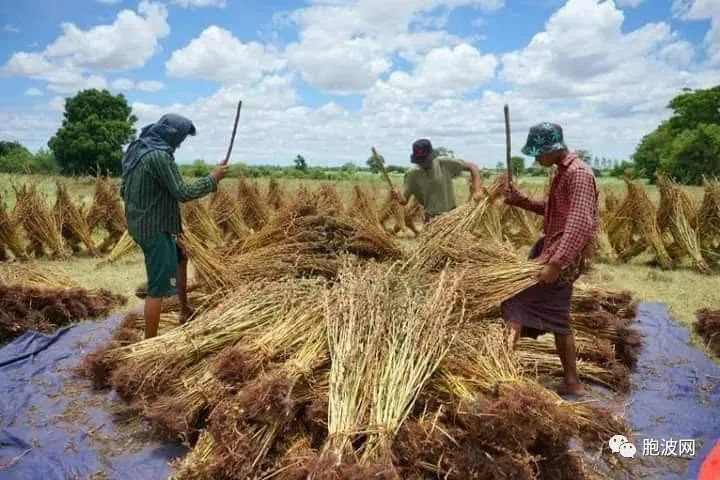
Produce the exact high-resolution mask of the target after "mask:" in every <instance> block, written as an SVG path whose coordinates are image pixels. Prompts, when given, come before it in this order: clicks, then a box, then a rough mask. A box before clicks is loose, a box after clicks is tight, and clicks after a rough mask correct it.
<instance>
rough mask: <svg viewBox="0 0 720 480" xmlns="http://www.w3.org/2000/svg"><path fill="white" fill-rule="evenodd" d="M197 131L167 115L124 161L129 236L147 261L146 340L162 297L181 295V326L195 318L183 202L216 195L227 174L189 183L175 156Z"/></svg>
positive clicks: (223, 170) (155, 327) (142, 135)
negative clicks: (183, 242) (182, 241)
mask: <svg viewBox="0 0 720 480" xmlns="http://www.w3.org/2000/svg"><path fill="white" fill-rule="evenodd" d="M195 133H196V132H195V126H194V125H193V124H192V122H191V121H190V120H188V119H187V118H185V117H181V116H180V115H175V114H167V115H163V116H162V117H161V118H160V120H159V121H158V122H157V123H153V124H150V125H147V126H146V127H144V128H143V129H142V132H141V133H140V137H139V138H138V139H137V140H135V141H134V142H132V143H131V144H130V146H129V147H128V149H127V152H126V153H125V156H124V157H123V165H122V188H121V194H122V197H123V200H124V202H125V217H126V219H127V225H128V233H129V234H130V236H131V237H132V238H133V240H135V242H137V244H138V245H140V248H141V249H142V252H143V254H144V256H145V269H146V272H147V284H148V289H147V298H146V299H145V338H150V337H154V336H155V335H157V330H158V325H159V323H160V313H161V311H162V301H163V298H167V297H172V296H175V295H177V296H178V298H179V300H180V322H181V323H185V322H186V321H187V320H188V319H189V318H190V317H191V315H192V313H193V312H192V310H191V308H190V306H189V305H188V301H187V257H186V256H185V254H184V252H183V251H182V249H181V248H180V247H179V245H178V244H177V238H176V237H177V235H179V234H181V233H182V221H181V218H180V202H189V201H190V200H195V199H197V198H200V197H203V196H205V195H207V194H209V193H211V192H214V191H216V190H217V185H218V182H219V181H220V180H222V179H223V178H224V177H225V174H226V173H227V166H225V165H219V166H217V167H216V168H215V171H214V172H213V173H212V175H209V176H207V177H204V178H201V179H199V180H197V181H196V182H194V183H186V182H185V181H184V180H183V178H182V176H181V175H180V171H179V170H178V167H177V165H176V164H175V157H174V153H175V150H176V149H177V148H178V147H180V144H181V143H182V142H183V141H184V140H185V138H186V137H187V136H188V135H195Z"/></svg>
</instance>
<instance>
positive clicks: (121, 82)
mask: <svg viewBox="0 0 720 480" xmlns="http://www.w3.org/2000/svg"><path fill="white" fill-rule="evenodd" d="M111 85H112V88H113V90H125V91H128V90H132V89H134V88H135V82H133V81H132V80H130V79H129V78H118V79H116V80H113V82H112V84H111Z"/></svg>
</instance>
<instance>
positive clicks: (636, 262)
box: [0, 174, 720, 326]
mask: <svg viewBox="0 0 720 480" xmlns="http://www.w3.org/2000/svg"><path fill="white" fill-rule="evenodd" d="M31 178H32V181H34V182H37V184H38V185H39V188H40V190H41V191H42V192H43V193H44V195H46V197H47V201H48V203H49V204H52V203H53V202H54V200H55V184H56V182H57V181H58V180H59V179H60V178H58V177H37V176H34V177H27V176H22V175H20V176H9V175H0V195H1V196H2V199H3V200H4V202H5V204H6V206H7V207H8V208H12V207H13V206H14V204H15V193H14V191H13V188H12V184H13V183H23V182H24V181H26V180H29V179H31ZM61 181H63V182H64V183H66V184H67V185H68V187H69V190H70V192H71V194H72V195H73V197H74V198H75V199H77V200H78V201H79V202H80V203H84V204H86V205H89V204H90V203H91V202H92V199H93V191H94V183H95V179H94V178H90V177H86V178H73V179H64V178H63V179H61ZM485 181H486V183H490V182H491V181H492V179H486V180H485ZM115 182H116V183H117V181H115ZM268 182H269V180H268V179H263V178H261V179H258V180H257V183H258V185H259V187H260V189H261V191H266V190H267V184H268ZM281 182H282V185H283V186H284V187H285V189H286V190H287V192H288V193H289V194H293V193H294V192H296V191H297V189H298V188H299V187H300V186H306V187H308V188H309V189H310V190H315V189H317V188H319V187H320V186H321V185H322V184H323V183H326V182H323V181H315V180H293V179H287V180H282V181H281ZM393 182H394V183H395V185H397V186H398V187H400V186H401V185H402V177H401V176H399V175H394V176H393ZM236 183H237V179H232V178H230V179H226V180H225V181H223V185H224V186H225V187H229V188H230V189H231V190H233V191H234V189H235V184H236ZM520 183H521V185H522V187H523V189H524V190H525V191H526V192H528V193H531V192H532V193H534V194H535V195H536V196H538V197H540V196H541V195H542V192H543V189H544V187H545V185H546V183H547V178H544V177H523V178H521V179H520ZM599 183H600V186H601V189H602V194H603V195H606V194H607V193H609V192H613V193H614V194H615V195H617V196H619V197H622V196H624V195H625V190H626V188H625V184H624V182H623V181H622V180H620V179H615V178H601V179H600V180H599ZM356 184H360V185H364V186H366V187H368V188H369V190H370V191H371V192H372V193H373V195H374V196H375V197H376V198H377V199H383V198H385V196H386V195H387V193H386V192H387V187H386V185H385V183H384V182H383V181H382V179H381V178H380V176H379V175H376V176H373V175H369V174H368V175H366V176H364V178H362V180H358V181H342V182H336V183H335V184H334V185H335V187H336V188H337V190H338V192H339V193H340V195H341V196H342V197H343V199H344V200H346V201H349V200H350V199H351V197H352V191H353V187H354V185H356ZM685 189H686V191H687V192H688V193H689V194H690V196H691V197H692V198H693V199H694V200H695V202H696V203H697V204H698V205H699V203H700V201H701V200H702V198H703V189H702V188H701V187H685ZM645 190H646V191H647V193H648V196H649V197H650V199H651V200H652V201H653V202H654V203H655V204H656V205H657V203H658V202H659V198H660V193H659V190H658V188H657V187H656V186H654V185H645ZM455 191H456V196H457V197H458V202H459V203H462V202H464V201H465V199H466V192H467V191H468V184H467V180H466V179H458V180H456V188H455ZM602 200H603V199H602V198H601V202H602ZM406 233H407V232H406ZM405 237H406V239H405V240H404V242H406V243H410V244H412V242H413V240H412V239H411V238H410V236H409V235H405ZM649 261H650V258H648V256H640V257H638V258H635V259H633V260H632V261H631V262H630V263H628V264H618V265H609V264H604V263H597V264H596V265H595V269H594V272H593V273H591V274H590V277H589V281H591V283H593V284H596V285H599V286H602V287H604V288H608V289H620V290H629V291H631V292H633V294H634V295H636V297H637V299H638V300H641V301H647V302H660V303H664V304H666V305H667V306H668V308H669V309H670V312H671V313H672V315H673V316H674V317H675V318H676V319H677V320H678V321H679V322H681V323H682V324H684V325H687V326H690V325H691V323H692V322H693V321H694V319H695V312H696V311H697V310H698V309H700V308H715V307H717V306H718V305H717V304H716V303H717V292H718V291H720V275H712V276H708V275H703V274H700V273H699V272H697V271H695V270H693V269H692V268H690V266H686V267H685V268H681V269H678V270H672V271H663V270H660V269H658V268H656V267H654V266H652V265H648V262H649ZM31 263H32V264H37V265H40V266H43V267H48V268H52V269H59V270H61V271H63V272H65V273H66V274H68V275H70V276H72V277H73V278H74V279H76V280H77V281H78V282H79V283H80V284H81V285H83V286H87V287H91V286H92V287H99V288H107V289H110V290H112V291H114V292H117V293H121V294H124V295H128V296H130V298H131V305H133V304H136V303H137V302H138V300H137V299H136V298H135V297H134V296H133V292H134V291H135V288H136V287H137V285H138V284H140V283H142V282H143V281H144V275H145V272H144V264H143V261H142V256H141V255H139V254H131V255H130V256H129V257H127V258H124V259H121V260H120V261H118V262H117V263H114V264H103V262H101V261H100V260H98V259H95V258H87V257H85V258H83V257H77V256H74V257H72V258H70V259H68V260H66V261H62V262H59V261H56V260H52V259H41V260H33V261H32V262H31ZM3 268H11V267H8V265H7V264H2V263H0V272H2V269H3Z"/></svg>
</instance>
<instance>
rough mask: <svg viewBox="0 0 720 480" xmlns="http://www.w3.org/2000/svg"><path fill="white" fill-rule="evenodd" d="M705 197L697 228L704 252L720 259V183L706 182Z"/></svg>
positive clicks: (699, 212) (699, 211)
mask: <svg viewBox="0 0 720 480" xmlns="http://www.w3.org/2000/svg"><path fill="white" fill-rule="evenodd" d="M704 188H705V195H704V196H703V201H702V204H701V205H700V209H699V210H698V216H697V227H698V235H699V237H700V244H701V246H702V248H703V250H704V252H705V253H706V254H707V253H711V254H712V255H713V256H714V258H715V259H716V260H717V258H718V257H720V183H719V182H718V181H709V180H706V181H705V184H704Z"/></svg>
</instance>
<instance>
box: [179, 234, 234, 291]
mask: <svg viewBox="0 0 720 480" xmlns="http://www.w3.org/2000/svg"><path fill="white" fill-rule="evenodd" d="M180 245H181V246H182V248H183V250H184V251H185V253H186V254H187V256H188V258H189V259H190V262H191V263H192V265H193V267H195V277H196V281H197V282H198V283H199V284H201V285H202V286H203V288H205V289H207V290H209V291H211V292H216V291H220V290H222V289H223V288H224V287H226V286H230V285H231V284H233V279H232V278H231V277H230V276H229V269H228V267H227V265H226V263H225V262H224V258H223V257H221V256H219V255H217V254H216V253H215V251H214V250H212V249H209V248H208V247H207V245H206V244H205V243H204V242H202V241H201V240H200V238H198V236H197V235H196V234H195V233H194V232H193V231H192V230H186V231H185V232H183V234H182V236H181V237H180Z"/></svg>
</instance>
